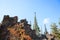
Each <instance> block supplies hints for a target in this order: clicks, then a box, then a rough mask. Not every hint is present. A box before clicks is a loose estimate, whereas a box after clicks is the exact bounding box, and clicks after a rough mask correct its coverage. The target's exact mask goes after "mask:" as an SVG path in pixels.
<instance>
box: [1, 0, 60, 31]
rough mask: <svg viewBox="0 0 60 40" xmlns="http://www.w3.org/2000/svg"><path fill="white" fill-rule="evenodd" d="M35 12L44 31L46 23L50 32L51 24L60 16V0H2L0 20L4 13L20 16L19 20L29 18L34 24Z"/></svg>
mask: <svg viewBox="0 0 60 40" xmlns="http://www.w3.org/2000/svg"><path fill="white" fill-rule="evenodd" d="M34 12H36V17H37V22H38V25H39V27H40V29H41V28H42V32H44V23H45V24H46V26H47V30H48V31H49V32H50V24H51V23H53V22H56V23H57V24H58V20H59V17H60V0H0V22H1V21H2V19H3V16H4V15H10V16H12V17H13V16H18V18H19V20H21V19H25V18H26V19H27V21H28V22H29V23H30V21H31V24H32V25H33V23H34Z"/></svg>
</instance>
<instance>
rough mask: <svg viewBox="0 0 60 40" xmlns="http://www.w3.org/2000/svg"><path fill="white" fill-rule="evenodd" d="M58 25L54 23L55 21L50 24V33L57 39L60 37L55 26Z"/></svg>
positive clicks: (59, 32)
mask: <svg viewBox="0 0 60 40" xmlns="http://www.w3.org/2000/svg"><path fill="white" fill-rule="evenodd" d="M57 27H58V26H57V25H56V23H53V24H51V31H52V34H53V35H54V36H55V38H57V39H58V40H59V39H60V31H59V30H60V29H58V28H57Z"/></svg>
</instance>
